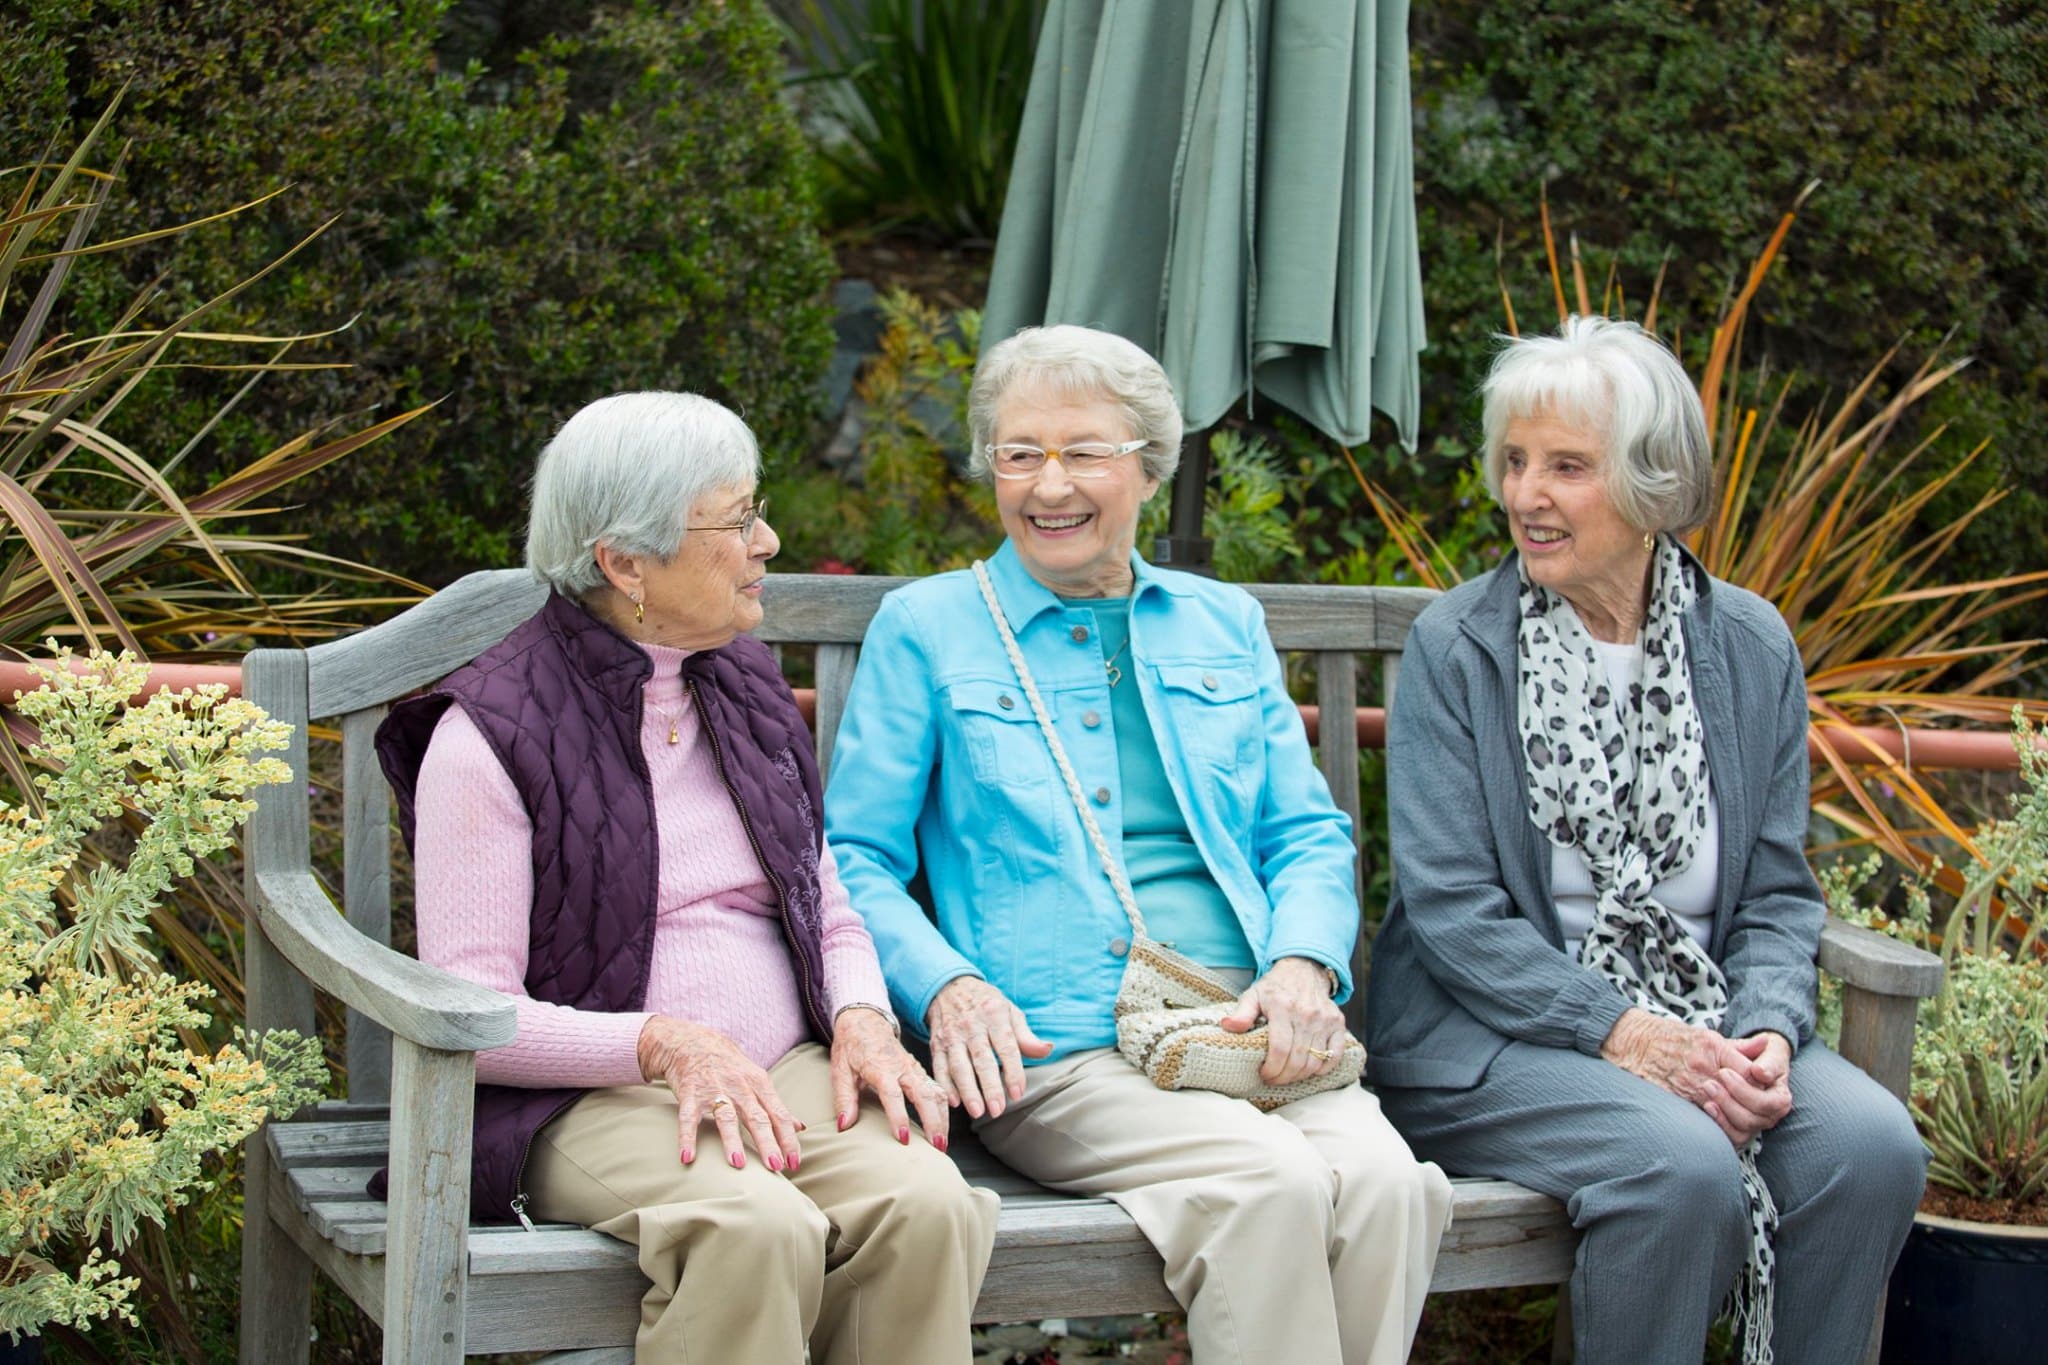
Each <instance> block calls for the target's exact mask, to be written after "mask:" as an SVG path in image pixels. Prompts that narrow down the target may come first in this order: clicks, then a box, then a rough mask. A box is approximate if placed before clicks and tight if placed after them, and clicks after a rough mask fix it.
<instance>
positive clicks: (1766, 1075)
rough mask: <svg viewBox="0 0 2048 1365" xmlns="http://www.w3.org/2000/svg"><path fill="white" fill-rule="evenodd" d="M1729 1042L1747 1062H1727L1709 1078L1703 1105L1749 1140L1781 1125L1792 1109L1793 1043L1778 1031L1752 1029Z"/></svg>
mask: <svg viewBox="0 0 2048 1365" xmlns="http://www.w3.org/2000/svg"><path fill="white" fill-rule="evenodd" d="M1729 1046H1730V1047H1731V1048H1733V1049H1735V1051H1736V1052H1737V1053H1739V1054H1740V1055H1741V1056H1742V1057H1743V1058H1745V1059H1746V1061H1745V1064H1743V1065H1738V1066H1726V1067H1723V1068H1721V1070H1720V1071H1719V1072H1718V1073H1716V1074H1715V1075H1714V1077H1713V1078H1712V1079H1710V1080H1709V1081H1708V1082H1707V1101H1706V1103H1705V1104H1704V1105H1702V1106H1701V1107H1702V1108H1704V1109H1705V1110H1706V1111H1707V1114H1708V1115H1709V1116H1710V1117H1711V1118H1713V1119H1714V1121H1715V1122H1717V1123H1720V1124H1721V1125H1722V1126H1723V1128H1725V1129H1730V1130H1733V1131H1735V1132H1739V1133H1742V1134H1743V1135H1744V1137H1743V1142H1744V1143H1745V1144H1746V1143H1747V1142H1748V1141H1749V1139H1750V1138H1753V1137H1755V1136H1756V1135H1757V1134H1758V1133H1763V1132H1768V1131H1769V1130H1770V1129H1772V1128H1775V1127H1777V1126H1778V1121H1779V1120H1780V1119H1782V1118H1784V1117H1785V1115H1787V1114H1789V1113H1791V1112H1792V1044H1790V1043H1788V1042H1786V1041H1785V1039H1784V1037H1783V1036H1782V1035H1780V1034H1776V1033H1768V1032H1766V1033H1752V1034H1750V1035H1749V1037H1747V1038H1742V1039H1738V1040H1736V1041H1734V1042H1732V1043H1730V1044H1729Z"/></svg>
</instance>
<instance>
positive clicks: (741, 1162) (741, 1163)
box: [732, 1152, 747, 1171]
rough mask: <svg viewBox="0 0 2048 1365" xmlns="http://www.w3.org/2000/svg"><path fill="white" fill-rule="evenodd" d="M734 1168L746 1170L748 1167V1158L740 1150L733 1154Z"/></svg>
mask: <svg viewBox="0 0 2048 1365" xmlns="http://www.w3.org/2000/svg"><path fill="white" fill-rule="evenodd" d="M732 1168H733V1169H734V1170H736V1171H744V1170H745V1169H746V1168H747V1158H746V1157H745V1155H744V1154H742V1153H739V1152H734V1153H733V1154H732Z"/></svg>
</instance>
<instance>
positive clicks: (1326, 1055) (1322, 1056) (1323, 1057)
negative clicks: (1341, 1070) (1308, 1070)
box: [1308, 1047, 1337, 1062]
mask: <svg viewBox="0 0 2048 1365" xmlns="http://www.w3.org/2000/svg"><path fill="white" fill-rule="evenodd" d="M1308 1055H1309V1056H1311V1057H1313V1058H1315V1059H1316V1060H1317V1061H1319V1062H1327V1061H1329V1060H1330V1058H1332V1057H1334V1056H1336V1055H1337V1054H1336V1053H1334V1052H1325V1051H1323V1050H1322V1049H1321V1048H1319V1047H1312V1048H1310V1049H1309V1050H1308Z"/></svg>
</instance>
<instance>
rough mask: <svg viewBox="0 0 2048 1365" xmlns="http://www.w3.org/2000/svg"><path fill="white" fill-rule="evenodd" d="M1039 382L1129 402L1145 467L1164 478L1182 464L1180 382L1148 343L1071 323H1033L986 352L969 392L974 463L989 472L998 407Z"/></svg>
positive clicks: (1075, 398) (1073, 396) (1049, 388)
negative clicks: (1147, 347)
mask: <svg viewBox="0 0 2048 1365" xmlns="http://www.w3.org/2000/svg"><path fill="white" fill-rule="evenodd" d="M1018 388H1023V389H1034V390H1039V391H1041V392H1044V393H1046V394H1048V395H1051V396H1053V397H1055V398H1058V399H1063V400H1066V401H1069V402H1079V403H1087V402H1096V401H1107V402H1110V403H1114V404H1116V405H1117V406H1118V407H1119V408H1122V409H1123V414H1124V420H1125V421H1126V422H1127V423H1129V425H1130V428H1131V435H1132V437H1133V438H1134V439H1137V440H1142V441H1144V442H1145V448H1144V449H1143V450H1141V451H1139V452H1138V458H1139V459H1140V460H1142V461H1143V462H1144V466H1145V473H1146V474H1147V475H1149V476H1150V477H1152V478H1155V479H1157V480H1159V481H1160V482H1161V483H1164V482H1166V481H1167V480H1168V479H1170V478H1172V477H1173V471H1174V470H1176V469H1178V468H1180V437H1181V416H1180V404H1179V403H1178V402H1176V401H1175V400H1174V396H1173V384H1172V382H1171V381H1170V380H1168V379H1167V377H1166V371H1165V370H1163V369H1161V368H1160V367H1159V362H1158V361H1156V360H1154V359H1153V358H1152V357H1151V356H1149V355H1147V354H1146V353H1145V348H1144V347H1142V346H1140V345H1138V344H1137V343H1136V342H1133V341H1128V340H1126V339H1124V338H1123V337H1120V336H1118V335H1117V334H1116V333H1114V332H1103V331H1098V330H1096V329H1095V328H1093V327H1076V326H1073V325H1071V324H1067V325H1061V326H1058V327H1026V328H1024V329H1023V330H1022V331H1020V332H1018V333H1016V334H1015V335H1014V336H1010V337H1007V338H1005V339H1004V340H1002V341H999V342H997V343H996V344H995V345H993V346H991V347H989V348H988V349H987V350H986V351H983V352H982V353H981V363H980V364H978V365H976V366H975V367H974V386H973V387H972V388H971V389H970V390H969V391H968V394H967V423H968V426H969V428H970V429H971V432H972V440H973V442H974V449H973V451H972V453H971V456H970V458H969V460H968V464H967V467H968V469H969V470H970V471H971V472H972V473H974V474H976V475H979V476H983V477H987V476H988V475H989V465H988V452H987V451H986V450H985V449H984V447H986V446H987V445H989V443H991V442H992V441H994V440H995V429H996V409H997V408H998V407H999V406H1001V404H1002V401H1003V397H1004V395H1005V394H1007V393H1009V392H1010V391H1011V390H1012V389H1018Z"/></svg>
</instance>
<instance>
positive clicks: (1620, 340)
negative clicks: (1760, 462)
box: [1480, 315, 1714, 534]
mask: <svg viewBox="0 0 2048 1365" xmlns="http://www.w3.org/2000/svg"><path fill="white" fill-rule="evenodd" d="M1501 340H1502V343H1503V344H1502V346H1501V349H1500V352H1499V353H1498V354H1497V355H1495V356H1494V358H1493V367H1492V368H1491V369H1490V370H1489V371H1488V372H1487V375H1486V381H1485V383H1483V384H1482V385H1481V386H1480V392H1481V394H1482V395H1484V397H1485V404H1486V406H1485V417H1484V419H1483V420H1484V426H1485V433H1486V449H1485V456H1484V464H1483V468H1484V469H1485V472H1486V486H1487V488H1488V489H1489V490H1490V491H1491V492H1492V493H1493V497H1494V501H1496V502H1498V501H1500V496H1501V491H1500V490H1501V479H1502V477H1503V474H1504V468H1503V466H1504V463H1505V460H1504V457H1503V455H1502V453H1501V441H1502V440H1503V438H1504V437H1505V436H1506V433H1507V429H1508V424H1509V423H1510V422H1513V421H1516V420H1517V419H1519V418H1525V417H1536V416H1543V415H1547V416H1551V417H1555V418H1556V419H1557V420H1558V421H1561V422H1565V423H1568V424H1569V425H1571V426H1575V427H1579V428H1581V429H1583V430H1585V431H1587V432H1589V433H1591V434H1593V435H1596V436H1598V437H1599V438H1600V441H1601V443H1602V446H1603V448H1604V450H1605V452H1606V455H1607V472H1606V484H1607V495H1608V497H1609V498H1611V499H1612V500H1613V502H1614V507H1615V510H1616V511H1617V512H1619V513H1620V514H1621V516H1622V518H1623V519H1624V520H1625V521H1627V522H1628V524H1629V525H1631V526H1638V527H1641V528H1642V529H1643V530H1646V531H1671V532H1674V533H1680V534H1682V533H1684V532H1686V531H1690V530H1692V529H1693V528H1694V527H1696V526H1699V525H1701V524H1702V523H1703V522H1705V521H1706V519H1707V517H1708V515H1709V514H1710V513H1711V512H1712V511H1713V505H1714V453H1713V450H1712V449H1711V448H1710V447H1709V445H1708V442H1707V418H1706V413H1705V412H1704V411H1703V410H1702V409H1701V407H1700V396H1699V391H1698V390H1697V389H1695V388H1694V387H1693V383H1692V380H1691V379H1690V378H1688V377H1687V375H1686V373H1685V367H1684V366H1682V365H1680V364H1679V363H1678V357H1677V356H1675V355H1673V354H1672V353H1671V351H1670V348H1669V347H1667V346H1665V344H1664V343H1663V342H1662V341H1659V340H1658V339H1657V338H1656V337H1654V336H1652V335H1651V334H1650V333H1648V332H1646V331H1644V330H1643V329H1642V328H1641V327H1639V326H1637V325H1636V324H1635V323H1633V322H1623V321H1618V320H1615V319H1612V318H1594V317H1579V316H1576V315H1575V316H1573V317H1571V318H1568V319H1566V321H1565V323H1564V325H1563V326H1562V327H1560V328H1558V330H1557V335H1556V336H1531V337H1503V338H1501Z"/></svg>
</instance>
